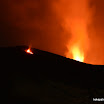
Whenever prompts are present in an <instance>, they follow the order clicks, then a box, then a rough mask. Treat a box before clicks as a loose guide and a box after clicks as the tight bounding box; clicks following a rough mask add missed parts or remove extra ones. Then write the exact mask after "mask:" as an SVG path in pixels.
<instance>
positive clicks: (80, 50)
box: [64, 0, 91, 62]
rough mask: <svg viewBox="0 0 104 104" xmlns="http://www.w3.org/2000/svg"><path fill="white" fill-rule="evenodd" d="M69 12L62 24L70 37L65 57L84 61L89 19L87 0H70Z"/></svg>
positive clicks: (87, 46)
mask: <svg viewBox="0 0 104 104" xmlns="http://www.w3.org/2000/svg"><path fill="white" fill-rule="evenodd" d="M67 2H68V1H67ZM69 14H70V15H68V16H67V15H66V18H65V23H64V24H65V29H66V30H69V31H70V33H71V35H72V37H71V39H70V40H69V42H68V44H67V48H68V52H67V54H66V57H68V58H72V59H74V60H77V61H80V62H84V60H85V56H86V54H87V51H88V49H89V38H88V25H89V20H91V16H90V10H89V0H71V1H70V3H69Z"/></svg>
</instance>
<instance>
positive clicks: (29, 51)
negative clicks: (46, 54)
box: [25, 48, 33, 54]
mask: <svg viewBox="0 0 104 104" xmlns="http://www.w3.org/2000/svg"><path fill="white" fill-rule="evenodd" d="M25 52H26V53H29V54H33V52H32V51H31V49H30V48H29V49H27V50H25Z"/></svg>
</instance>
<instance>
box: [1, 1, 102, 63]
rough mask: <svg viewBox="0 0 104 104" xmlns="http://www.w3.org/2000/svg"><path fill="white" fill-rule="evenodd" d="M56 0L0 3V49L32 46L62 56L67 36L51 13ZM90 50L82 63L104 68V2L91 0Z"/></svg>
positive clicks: (54, 14) (55, 15) (54, 15)
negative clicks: (101, 65)
mask: <svg viewBox="0 0 104 104" xmlns="http://www.w3.org/2000/svg"><path fill="white" fill-rule="evenodd" d="M56 1H59V0H0V46H16V45H32V47H34V48H38V49H42V50H45V51H49V52H52V53H56V54H59V55H62V56H65V52H66V51H67V47H66V43H67V42H68V40H70V37H71V35H68V34H69V33H67V32H65V31H64V29H63V28H62V26H61V25H60V22H61V18H59V17H58V16H57V13H56V12H55V10H54V5H53V4H54V2H56ZM91 6H93V11H94V13H93V18H92V24H91V26H89V33H90V34H89V38H90V41H91V44H90V50H89V52H88V55H87V57H88V58H87V59H86V62H90V63H94V64H104V55H103V53H104V42H103V41H104V30H103V28H104V13H103V12H104V0H91Z"/></svg>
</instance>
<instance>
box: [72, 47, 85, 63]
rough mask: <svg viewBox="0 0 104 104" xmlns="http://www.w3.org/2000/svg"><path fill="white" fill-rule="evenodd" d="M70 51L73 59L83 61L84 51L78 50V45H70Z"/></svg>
mask: <svg viewBox="0 0 104 104" xmlns="http://www.w3.org/2000/svg"><path fill="white" fill-rule="evenodd" d="M71 51H72V55H73V59H74V60H76V61H80V62H84V53H83V52H81V51H80V49H79V47H72V50H71Z"/></svg>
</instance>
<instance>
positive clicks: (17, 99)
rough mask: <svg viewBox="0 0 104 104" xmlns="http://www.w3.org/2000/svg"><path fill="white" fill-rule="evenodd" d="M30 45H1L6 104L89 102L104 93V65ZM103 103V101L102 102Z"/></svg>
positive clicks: (78, 103) (2, 83) (75, 103)
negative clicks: (30, 46)
mask: <svg viewBox="0 0 104 104" xmlns="http://www.w3.org/2000/svg"><path fill="white" fill-rule="evenodd" d="M26 49H28V46H17V47H5V48H4V47H1V48H0V58H1V78H2V81H1V86H2V89H3V97H4V98H5V101H8V103H7V104H28V103H29V104H56V103H60V104H69V103H70V104H81V103H83V104H86V102H87V103H89V104H90V103H91V104H92V101H93V98H103V97H104V83H103V81H104V66H103V65H90V64H85V63H81V62H77V61H74V60H72V59H68V58H65V57H63V56H60V55H56V54H53V53H50V52H46V51H42V50H39V49H35V48H32V49H31V50H32V52H33V53H34V54H32V55H31V54H28V53H26V52H25V50H26ZM102 103H103V102H102Z"/></svg>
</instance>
